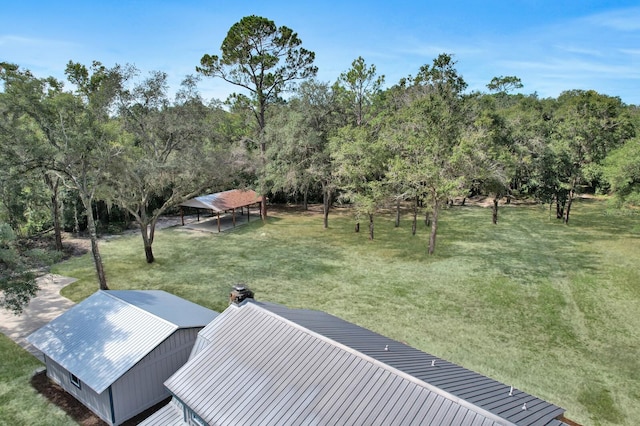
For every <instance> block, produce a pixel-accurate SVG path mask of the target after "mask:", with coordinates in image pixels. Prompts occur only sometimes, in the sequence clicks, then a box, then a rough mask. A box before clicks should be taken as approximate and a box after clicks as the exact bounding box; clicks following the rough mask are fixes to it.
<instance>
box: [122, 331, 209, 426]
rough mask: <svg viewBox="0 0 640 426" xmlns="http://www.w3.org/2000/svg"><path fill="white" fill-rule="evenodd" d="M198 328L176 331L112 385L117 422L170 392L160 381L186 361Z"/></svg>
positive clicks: (152, 403)
mask: <svg viewBox="0 0 640 426" xmlns="http://www.w3.org/2000/svg"><path fill="white" fill-rule="evenodd" d="M199 330H200V329H199V328H191V329H184V330H178V331H176V332H175V333H174V334H173V335H171V336H170V337H169V338H168V339H167V340H165V341H164V342H163V343H161V344H160V345H159V346H158V347H157V348H156V349H155V350H153V351H152V352H150V353H149V354H148V355H147V356H145V357H144V358H143V359H142V360H141V361H140V362H139V363H138V364H136V365H135V366H134V367H133V368H132V369H131V370H129V371H128V372H127V373H126V374H125V375H124V376H122V377H121V378H120V379H118V380H117V381H116V382H115V383H114V384H113V385H112V389H113V403H114V408H115V412H116V422H117V423H120V422H123V421H125V420H128V419H129V418H131V417H133V416H135V415H136V414H138V413H140V412H142V411H144V410H146V409H147V408H149V407H151V406H153V405H155V404H157V403H159V402H160V401H162V400H163V399H165V398H168V397H169V396H170V395H169V392H168V391H167V389H166V388H165V387H164V385H163V383H164V381H165V380H167V379H168V378H169V377H170V376H171V375H172V374H173V373H175V372H176V370H178V369H179V368H180V367H182V365H184V363H185V362H187V359H188V358H189V354H190V353H191V349H192V348H193V342H194V341H195V339H196V336H197V334H198V331H199Z"/></svg>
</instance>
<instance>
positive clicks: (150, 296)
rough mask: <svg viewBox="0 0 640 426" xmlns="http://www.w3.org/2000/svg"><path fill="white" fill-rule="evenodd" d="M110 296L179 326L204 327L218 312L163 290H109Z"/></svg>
mask: <svg viewBox="0 0 640 426" xmlns="http://www.w3.org/2000/svg"><path fill="white" fill-rule="evenodd" d="M109 294H111V295H112V296H115V297H117V298H119V299H120V300H123V301H125V302H127V303H129V304H131V305H133V306H137V307H138V308H140V309H144V310H145V311H147V312H149V313H150V314H153V315H155V316H157V317H159V318H162V319H164V320H166V321H169V322H170V323H172V324H175V325H177V326H178V327H179V328H193V327H203V326H205V325H207V324H209V322H211V320H212V319H213V318H215V316H216V315H218V314H217V312H214V311H212V310H211V309H207V308H205V307H203V306H201V305H198V304H197V303H193V302H190V301H188V300H186V299H183V298H181V297H178V296H175V295H173V294H171V293H167V292H166V291H162V290H109Z"/></svg>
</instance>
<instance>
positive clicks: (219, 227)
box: [218, 212, 220, 232]
mask: <svg viewBox="0 0 640 426" xmlns="http://www.w3.org/2000/svg"><path fill="white" fill-rule="evenodd" d="M218 232H220V212H218Z"/></svg>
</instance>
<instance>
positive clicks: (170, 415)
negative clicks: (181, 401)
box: [140, 398, 185, 426]
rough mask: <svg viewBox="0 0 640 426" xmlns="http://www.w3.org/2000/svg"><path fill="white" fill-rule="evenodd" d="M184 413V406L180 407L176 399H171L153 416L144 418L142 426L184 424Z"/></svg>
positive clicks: (174, 425) (180, 425) (177, 425)
mask: <svg viewBox="0 0 640 426" xmlns="http://www.w3.org/2000/svg"><path fill="white" fill-rule="evenodd" d="M184 425H185V421H184V414H183V412H182V408H180V407H178V405H177V404H176V402H175V399H174V398H172V399H171V401H169V403H168V404H167V405H165V406H164V407H162V408H161V409H159V410H158V411H156V412H155V413H153V414H152V415H151V416H149V417H147V418H146V419H144V420H143V421H142V422H141V423H140V426H184Z"/></svg>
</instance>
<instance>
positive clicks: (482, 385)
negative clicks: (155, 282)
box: [203, 302, 565, 426]
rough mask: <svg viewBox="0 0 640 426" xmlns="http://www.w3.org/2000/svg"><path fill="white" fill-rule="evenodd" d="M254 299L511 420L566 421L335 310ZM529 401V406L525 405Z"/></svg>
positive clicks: (531, 425) (533, 425) (530, 423)
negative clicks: (364, 326)
mask: <svg viewBox="0 0 640 426" xmlns="http://www.w3.org/2000/svg"><path fill="white" fill-rule="evenodd" d="M251 303H255V304H258V305H260V306H262V307H264V308H265V309H268V310H269V311H271V312H274V313H276V314H278V315H280V316H283V317H285V318H287V319H288V320H290V321H293V322H295V323H297V324H299V325H301V326H303V327H305V328H308V329H310V330H313V331H315V332H316V333H319V334H321V335H323V336H326V337H328V338H330V339H333V340H335V341H337V342H340V343H342V344H343V345H346V346H348V347H350V348H352V349H354V350H357V351H359V352H362V353H364V354H366V355H368V356H370V357H372V358H375V359H377V360H379V361H381V362H384V363H385V364H387V365H389V366H391V367H394V368H397V369H398V370H401V371H403V372H405V373H407V374H410V375H411V376H414V377H416V378H417V379H420V380H422V381H424V382H426V383H430V384H431V385H434V386H437V387H438V388H440V389H442V390H444V391H446V392H449V393H451V394H452V395H455V396H456V397H458V398H461V399H464V400H466V401H469V402H470V403H472V404H475V405H477V406H478V407H482V408H484V409H486V410H487V411H489V412H491V413H493V414H495V415H498V416H500V417H501V418H503V419H505V420H508V421H510V422H513V423H516V424H518V425H527V426H557V425H563V424H564V423H562V422H559V421H558V420H556V419H557V418H558V417H559V416H562V415H563V414H564V411H565V410H564V409H563V408H560V407H558V406H556V405H554V404H551V403H549V402H546V401H544V400H541V399H539V398H537V397H535V396H532V395H529V394H528V393H526V392H523V391H521V390H519V389H513V391H512V389H511V386H508V385H506V384H504V383H500V382H498V381H496V380H493V379H490V378H488V377H486V376H483V375H481V374H479V373H476V372H474V371H471V370H468V369H466V368H463V367H461V366H459V365H456V364H453V363H451V362H448V361H446V360H444V359H441V358H438V357H436V356H434V355H431V354H428V353H426V352H422V351H420V350H418V349H415V348H412V347H411V346H408V345H406V344H403V343H400V342H398V341H396V340H393V339H389V338H388V337H385V336H382V335H380V334H377V333H374V332H373V331H371V330H367V329H365V328H362V327H359V326H357V325H355V324H353V323H350V322H347V321H344V320H342V319H340V318H338V317H335V316H333V315H330V314H327V313H325V312H320V311H313V310H305V309H290V308H287V307H285V306H282V305H277V304H273V303H265V302H251ZM203 330H204V329H203ZM385 348H387V349H388V350H385ZM432 364H433V365H432ZM511 391H512V392H511ZM510 392H511V395H509V393H510ZM525 403H526V407H527V409H526V410H523V405H524V404H525Z"/></svg>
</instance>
